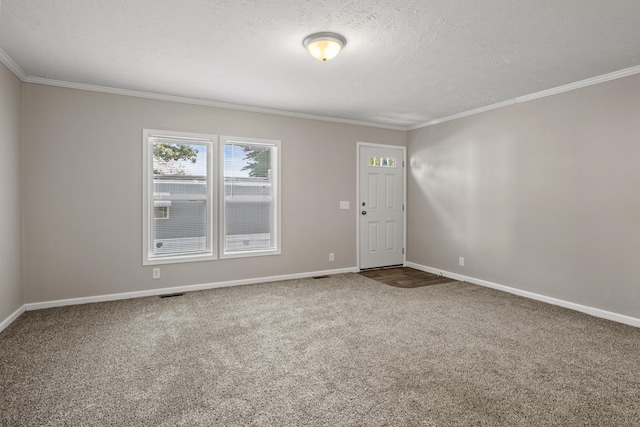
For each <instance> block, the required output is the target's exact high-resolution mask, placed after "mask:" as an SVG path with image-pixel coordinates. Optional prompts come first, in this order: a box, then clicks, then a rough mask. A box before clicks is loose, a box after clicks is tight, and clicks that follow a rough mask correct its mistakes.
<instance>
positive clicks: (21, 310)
mask: <svg viewBox="0 0 640 427" xmlns="http://www.w3.org/2000/svg"><path fill="white" fill-rule="evenodd" d="M24 312H25V306H24V305H23V306H22V307H20V308H19V309H17V310H16V311H14V312H13V314H12V315H11V316H9V317H7V318H6V319H4V320H3V321H2V322H1V323H0V332H2V331H4V330H5V329H6V328H7V326H9V325H10V324H12V323H13V321H14V320H16V319H17V318H18V317H20V315H21V314H22V313H24Z"/></svg>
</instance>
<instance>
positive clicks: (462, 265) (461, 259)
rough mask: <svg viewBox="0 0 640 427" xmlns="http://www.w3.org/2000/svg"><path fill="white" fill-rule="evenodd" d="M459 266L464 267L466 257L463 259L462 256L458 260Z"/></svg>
mask: <svg viewBox="0 0 640 427" xmlns="http://www.w3.org/2000/svg"><path fill="white" fill-rule="evenodd" d="M458 265H459V266H460V267H464V257H463V256H461V257H460V258H458Z"/></svg>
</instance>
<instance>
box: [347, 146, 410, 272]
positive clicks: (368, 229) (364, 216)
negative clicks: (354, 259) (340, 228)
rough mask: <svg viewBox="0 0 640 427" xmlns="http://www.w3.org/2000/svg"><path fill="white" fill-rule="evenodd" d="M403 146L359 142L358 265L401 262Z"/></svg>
mask: <svg viewBox="0 0 640 427" xmlns="http://www.w3.org/2000/svg"><path fill="white" fill-rule="evenodd" d="M405 152H406V151H405V148H404V147H395V146H388V145H375V144H365V143H358V206H357V208H358V218H359V220H358V222H359V224H358V230H359V233H358V235H359V237H358V240H359V241H358V245H359V246H358V247H359V250H358V252H359V260H358V261H359V268H361V269H364V268H375V267H384V266H388V265H398V264H403V262H404V240H405V228H404V220H405V218H404V217H405V214H404V203H405V191H404V185H405V172H404V171H405V169H404V161H405Z"/></svg>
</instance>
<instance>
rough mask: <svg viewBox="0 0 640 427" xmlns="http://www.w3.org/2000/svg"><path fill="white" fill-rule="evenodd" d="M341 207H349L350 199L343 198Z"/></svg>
mask: <svg viewBox="0 0 640 427" xmlns="http://www.w3.org/2000/svg"><path fill="white" fill-rule="evenodd" d="M340 209H349V201H348V200H346V201H345V200H341V201H340Z"/></svg>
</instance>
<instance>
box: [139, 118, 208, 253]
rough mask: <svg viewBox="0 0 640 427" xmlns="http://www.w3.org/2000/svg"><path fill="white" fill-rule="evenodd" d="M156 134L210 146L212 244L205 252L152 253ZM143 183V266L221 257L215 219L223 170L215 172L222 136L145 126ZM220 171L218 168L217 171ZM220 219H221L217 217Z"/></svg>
mask: <svg viewBox="0 0 640 427" xmlns="http://www.w3.org/2000/svg"><path fill="white" fill-rule="evenodd" d="M154 136H163V137H169V138H171V137H173V138H179V139H182V140H192V141H193V143H197V144H199V145H206V146H207V177H208V179H207V190H206V200H207V202H208V203H207V207H208V209H207V238H208V239H207V240H208V242H209V244H208V247H207V248H206V250H205V251H204V252H198V253H195V254H192V253H185V254H171V255H163V256H152V253H151V252H150V248H151V247H152V242H151V229H150V227H151V226H152V224H153V221H154V218H153V208H152V206H153V203H152V202H153V200H152V197H153V155H151V154H150V153H151V150H150V149H149V144H150V142H149V138H150V137H154ZM142 140H143V167H142V174H143V186H142V193H143V194H142V209H143V215H142V218H143V224H142V242H143V243H142V246H143V248H142V249H143V260H142V265H158V264H173V263H181V262H194V261H210V260H215V259H217V257H218V250H217V247H218V244H217V241H216V237H217V236H216V234H217V233H216V230H217V226H216V223H215V221H214V218H213V213H214V212H218V205H217V198H216V197H214V196H215V195H214V189H215V188H218V187H217V181H218V178H217V176H218V175H219V173H214V165H216V166H217V162H216V155H217V153H218V137H217V136H216V135H209V134H199V133H190V132H174V131H165V130H156V129H143V138H142ZM216 172H217V171H216ZM216 220H217V218H216Z"/></svg>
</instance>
